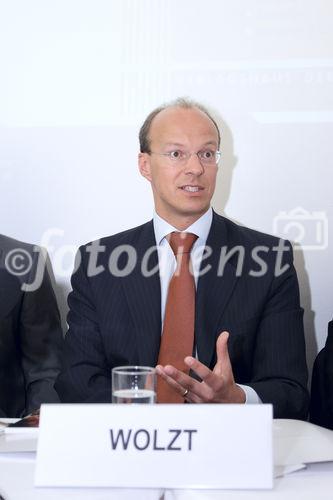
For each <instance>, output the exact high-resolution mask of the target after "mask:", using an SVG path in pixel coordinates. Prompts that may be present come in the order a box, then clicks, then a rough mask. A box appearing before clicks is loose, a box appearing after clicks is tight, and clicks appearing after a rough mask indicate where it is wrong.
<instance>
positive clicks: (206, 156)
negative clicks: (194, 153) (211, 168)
mask: <svg viewBox="0 0 333 500" xmlns="http://www.w3.org/2000/svg"><path fill="white" fill-rule="evenodd" d="M213 156H214V151H211V150H210V149H204V150H203V151H201V158H204V159H205V160H210V159H211V158H213Z"/></svg>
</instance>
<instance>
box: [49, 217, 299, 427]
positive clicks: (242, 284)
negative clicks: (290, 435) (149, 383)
mask: <svg viewBox="0 0 333 500" xmlns="http://www.w3.org/2000/svg"><path fill="white" fill-rule="evenodd" d="M277 243H278V239H277V238H274V237H272V236H268V235H265V234H262V233H259V232H256V231H253V230H251V229H248V228H245V227H240V226H237V225H236V224H234V223H233V222H231V221H229V220H228V219H225V218H224V217H221V216H219V215H217V214H216V213H214V216H213V222H212V226H211V229H210V232H209V236H208V239H207V243H206V244H207V246H210V247H211V248H212V249H213V252H212V254H211V256H210V257H208V258H206V259H204V260H203V261H202V263H201V269H204V268H205V267H206V266H207V265H210V266H211V269H210V271H209V272H207V273H206V274H204V275H203V276H202V277H200V278H199V280H198V285H197V293H196V319H195V340H196V346H197V352H198V358H199V360H200V361H201V362H203V363H204V364H205V365H207V366H209V367H211V368H212V367H213V366H214V364H215V363H216V354H215V343H216V339H217V337H218V335H219V333H220V332H221V331H222V330H228V331H229V332H230V338H229V344H228V347H229V353H230V358H231V362H232V367H233V371H234V376H235V380H236V382H238V383H241V384H248V385H250V386H251V387H253V389H254V390H255V391H256V392H257V393H258V395H259V397H260V398H261V400H262V401H263V402H264V403H273V405H274V415H275V416H276V417H285V418H288V417H289V418H306V416H307V411H308V393H307V389H306V384H307V367H306V362H305V346H304V333H303V323H302V316H303V311H302V309H301V308H300V304H299V291H298V282H297V277H296V273H295V270H294V267H293V265H292V250H291V247H290V244H289V245H288V249H289V251H288V252H286V253H285V254H286V255H285V257H284V259H283V262H284V263H288V264H289V267H288V270H287V271H286V272H284V273H283V274H282V275H281V276H277V277H274V266H275V259H276V252H275V251H274V250H273V249H272V248H273V247H274V246H276V245H277ZM100 244H101V245H104V246H105V252H103V253H101V254H100V255H99V258H98V261H97V265H98V266H104V268H105V269H108V267H109V258H110V254H111V253H112V251H113V250H114V249H115V248H116V247H118V246H119V245H132V246H133V247H134V248H135V249H136V251H137V263H136V266H135V268H134V270H133V272H132V273H130V274H129V275H128V276H125V277H115V276H114V275H111V273H110V272H109V271H108V270H105V271H101V269H102V267H100V269H99V271H100V273H99V274H98V275H97V276H94V277H89V276H87V274H89V273H87V267H88V260H89V255H90V254H89V253H88V252H87V247H82V248H81V250H80V255H81V257H80V259H81V265H80V266H79V268H78V270H77V272H76V273H75V274H74V275H73V277H72V287H73V291H72V292H71V294H70V296H69V306H70V312H69V315H68V323H69V331H68V333H67V335H66V339H65V357H64V367H63V371H62V373H61V375H60V377H59V378H58V380H57V383H56V389H57V390H58V392H59V395H60V397H61V399H62V401H64V402H82V401H101V402H102V401H110V393H111V392H110V391H111V382H110V375H111V368H112V367H115V366H119V365H128V364H131V365H149V366H154V365H156V362H157V358H158V352H159V346H160V338H161V293H160V279H159V275H158V273H154V274H153V275H152V276H150V277H144V276H142V273H141V263H142V259H143V256H144V254H145V252H146V251H147V249H148V248H150V247H153V246H154V245H155V244H156V243H155V237H154V230H153V223H152V221H151V222H148V223H146V224H144V225H142V226H140V227H137V228H134V229H131V230H128V231H125V232H122V233H120V234H116V235H114V236H110V237H108V238H104V239H102V240H101V241H100ZM238 245H239V246H242V247H243V248H244V254H245V257H244V266H243V272H242V274H241V276H237V262H238V258H237V253H235V254H234V255H233V256H232V257H231V258H230V259H229V260H228V261H227V263H226V265H225V268H224V272H223V274H222V276H220V277H218V276H217V268H218V263H219V257H220V252H221V247H222V246H226V247H227V248H228V250H231V249H232V248H234V247H235V246H236V247H237V246H238ZM257 245H263V246H265V247H266V251H262V252H261V253H260V254H259V255H260V256H261V257H262V259H264V261H265V262H266V264H267V272H266V273H265V274H264V276H262V277H255V276H251V275H249V271H250V270H251V269H252V270H253V271H258V270H259V265H258V263H255V262H254V261H253V259H252V258H251V251H252V249H253V248H254V247H256V246H257ZM112 261H113V258H111V262H112ZM126 261H127V258H126V257H125V254H122V256H121V257H120V258H119V262H118V267H119V268H120V269H121V268H122V267H124V266H125V265H126ZM157 263H158V257H157V253H156V252H153V253H152V254H151V259H150V265H149V268H150V269H152V268H153V267H154V266H156V264H157Z"/></svg>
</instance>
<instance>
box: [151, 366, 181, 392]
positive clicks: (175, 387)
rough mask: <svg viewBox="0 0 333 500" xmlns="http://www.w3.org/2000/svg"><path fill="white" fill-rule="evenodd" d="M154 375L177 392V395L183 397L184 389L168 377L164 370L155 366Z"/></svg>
mask: <svg viewBox="0 0 333 500" xmlns="http://www.w3.org/2000/svg"><path fill="white" fill-rule="evenodd" d="M156 373H157V374H158V375H160V377H161V378H163V380H165V381H166V382H167V383H168V384H169V385H170V386H171V387H172V388H173V389H175V391H177V392H178V393H179V394H181V395H183V394H184V391H185V389H184V387H182V386H181V385H180V384H178V383H177V382H176V381H175V380H174V379H173V378H172V377H169V376H168V375H167V374H166V373H165V371H164V368H163V367H162V366H160V365H158V366H156Z"/></svg>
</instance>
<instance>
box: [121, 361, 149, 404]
mask: <svg viewBox="0 0 333 500" xmlns="http://www.w3.org/2000/svg"><path fill="white" fill-rule="evenodd" d="M155 401H156V373H155V369H154V368H151V367H150V366H117V367H116V368H113V369H112V403H117V404H123V403H127V404H133V403H135V404H137V403H145V404H152V403H155Z"/></svg>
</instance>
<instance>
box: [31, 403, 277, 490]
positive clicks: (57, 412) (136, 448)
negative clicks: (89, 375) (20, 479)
mask: <svg viewBox="0 0 333 500" xmlns="http://www.w3.org/2000/svg"><path fill="white" fill-rule="evenodd" d="M35 485H36V486H79V487H86V486H94V487H98V486H103V487H105V486H110V487H117V488H119V487H124V488H132V487H133V488H193V489H195V488H204V489H209V488H213V489H222V488H225V489H245V488H246V489H250V488H260V489H262V488H272V487H273V452H272V407H271V405H218V404H211V405H209V404H206V405H197V404H180V405H162V404H156V405H126V404H124V405H112V404H100V405H92V404H89V405H84V404H75V405H42V409H41V417H40V432H39V439H38V449H37V466H36V476H35Z"/></svg>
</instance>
